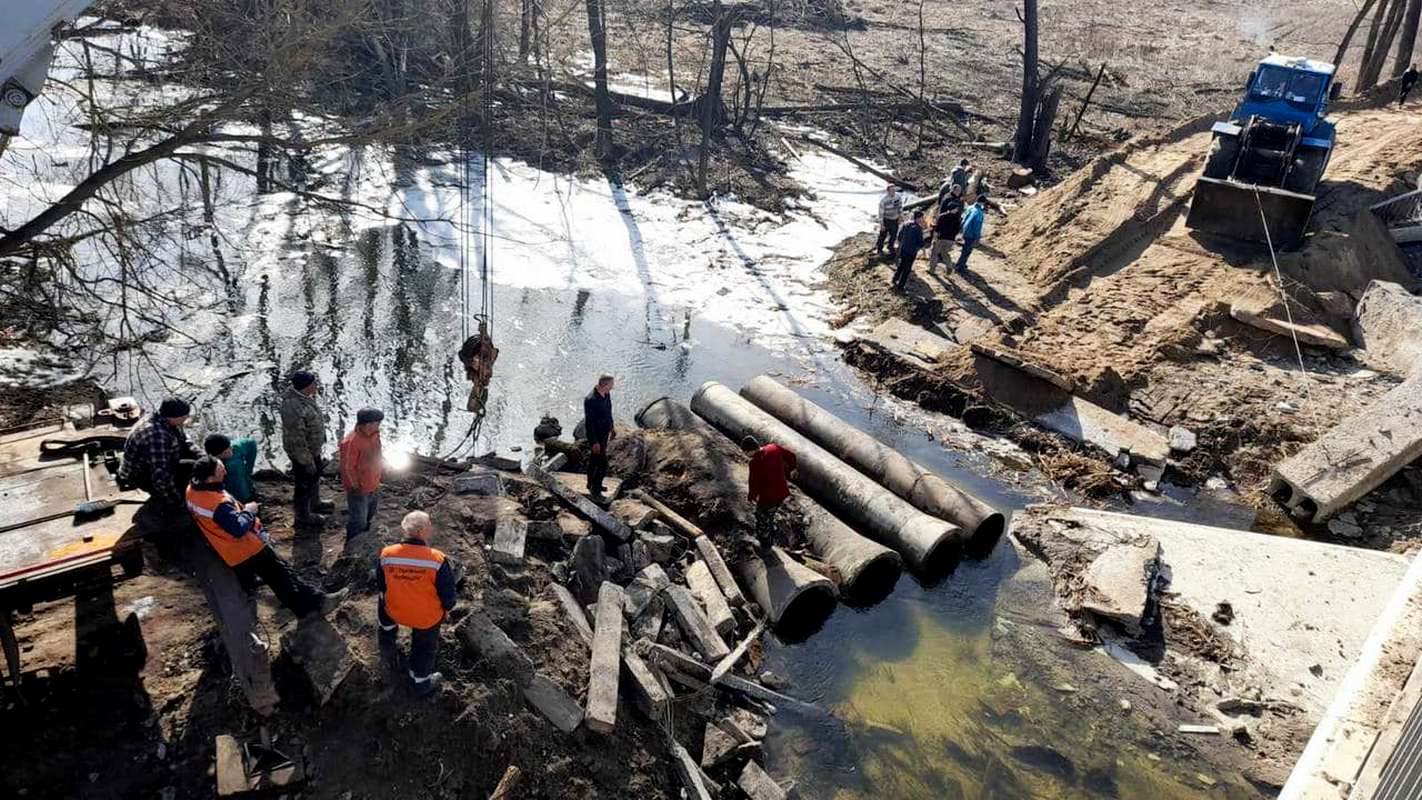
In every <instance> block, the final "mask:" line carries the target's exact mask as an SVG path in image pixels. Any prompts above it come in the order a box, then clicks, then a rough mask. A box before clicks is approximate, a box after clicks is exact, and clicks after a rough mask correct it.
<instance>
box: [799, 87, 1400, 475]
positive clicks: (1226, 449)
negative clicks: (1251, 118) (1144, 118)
mask: <svg viewBox="0 0 1422 800" xmlns="http://www.w3.org/2000/svg"><path fill="white" fill-rule="evenodd" d="M1418 120H1419V115H1418V114H1417V113H1415V112H1399V111H1396V110H1395V109H1391V108H1382V109H1363V110H1358V111H1352V112H1349V113H1346V114H1343V115H1342V116H1341V119H1340V122H1339V141H1340V146H1339V148H1338V150H1337V151H1336V153H1335V155H1334V158H1333V160H1332V162H1331V163H1330V165H1329V171H1328V176H1327V179H1326V180H1325V183H1324V186H1323V188H1322V190H1321V194H1320V200H1319V203H1318V210H1317V212H1316V214H1315V222H1314V225H1313V229H1314V230H1323V231H1330V232H1331V231H1342V230H1346V224H1347V223H1346V221H1347V220H1349V219H1351V217H1352V215H1353V214H1355V213H1356V212H1357V210H1358V209H1359V208H1362V207H1364V206H1365V205H1367V204H1369V203H1372V202H1376V200H1377V199H1378V198H1379V197H1382V196H1384V195H1385V194H1386V193H1388V192H1391V191H1396V190H1397V187H1398V186H1399V185H1400V184H1401V181H1400V180H1399V176H1402V175H1408V174H1410V175H1414V176H1415V175H1416V174H1417V170H1418V168H1419V167H1422V126H1419V125H1418ZM1208 122H1209V120H1208V119H1202V120H1199V121H1196V122H1193V123H1189V124H1187V125H1184V126H1182V127H1181V128H1179V129H1176V130H1175V131H1172V132H1170V133H1168V134H1166V135H1164V136H1163V137H1160V138H1158V139H1155V140H1152V141H1149V142H1141V143H1133V144H1131V145H1128V146H1125V147H1123V148H1121V149H1120V150H1118V151H1116V152H1113V153H1109V154H1107V155H1104V156H1102V157H1100V158H1097V159H1095V160H1094V161H1092V162H1091V163H1090V164H1088V165H1087V166H1086V167H1084V168H1083V169H1082V170H1080V171H1078V172H1076V173H1074V174H1072V175H1070V176H1068V177H1067V178H1065V179H1064V180H1063V181H1062V182H1061V183H1059V184H1057V185H1056V186H1053V187H1051V188H1049V189H1047V190H1044V191H1042V192H1041V193H1039V194H1038V195H1037V196H1035V197H1033V198H1031V199H1030V200H1027V201H1026V202H1025V203H1024V204H1023V205H1022V207H1021V208H1020V209H1017V210H1015V211H1011V212H1010V213H1009V214H1007V215H1006V217H1005V218H1004V217H1003V216H1000V215H992V216H990V218H989V221H988V226H987V237H986V239H985V243H986V244H987V246H986V247H983V248H981V252H980V254H976V255H975V256H974V259H973V263H972V264H971V265H970V272H969V273H968V274H967V275H958V276H947V275H945V274H944V271H943V270H942V269H941V268H940V269H938V270H932V271H930V270H929V269H927V268H926V267H925V266H924V265H922V264H920V265H919V266H918V267H917V268H916V274H915V277H914V279H913V280H912V281H911V282H910V287H909V291H908V292H907V293H905V294H903V295H894V294H891V293H890V292H889V291H888V288H887V283H888V275H887V273H888V269H889V267H888V266H887V265H883V264H879V263H876V262H873V261H870V262H869V264H868V266H867V268H866V257H865V250H866V247H867V246H866V241H865V239H864V238H859V239H854V240H850V241H849V242H846V243H845V244H844V245H842V246H841V248H840V250H839V253H838V257H837V258H836V259H835V260H834V261H832V262H831V263H830V265H828V267H827V270H826V271H827V274H828V277H829V282H830V285H831V287H832V288H833V290H834V291H835V292H836V294H837V295H838V297H839V299H840V301H841V302H842V303H843V304H844V305H845V306H847V307H851V308H854V309H857V311H858V312H859V314H860V315H861V316H862V317H864V318H865V319H866V320H867V321H868V322H871V323H872V322H874V321H876V320H879V319H883V318H885V317H888V316H899V317H903V318H906V319H909V320H911V321H913V322H916V323H918V324H920V325H924V326H925V327H930V328H933V327H934V326H937V328H938V329H939V330H940V331H942V332H947V333H951V334H956V335H957V337H958V339H959V340H960V341H962V342H967V341H969V340H974V341H980V342H983V343H987V344H991V345H993V346H996V347H999V348H1003V349H1007V350H1010V351H1013V352H1015V353H1016V354H1017V355H1018V356H1020V357H1021V358H1023V359H1024V360H1026V361H1028V362H1029V363H1033V364H1036V365H1039V366H1041V367H1044V368H1047V369H1048V370H1050V371H1052V372H1055V373H1057V374H1058V375H1060V376H1063V377H1064V378H1066V379H1067V380H1070V381H1071V382H1073V383H1074V384H1075V385H1076V386H1077V387H1078V388H1077V391H1078V393H1079V394H1082V395H1084V396H1085V397H1086V398H1087V399H1090V400H1092V401H1093V402H1095V403H1097V404H1099V405H1102V406H1104V407H1106V408H1108V409H1110V410H1113V411H1116V412H1118V413H1123V414H1129V415H1130V416H1131V417H1132V418H1133V419H1136V420H1137V421H1140V422H1144V423H1145V424H1147V425H1152V426H1156V427H1158V429H1159V430H1161V431H1162V432H1163V431H1164V430H1165V429H1166V428H1169V427H1170V426H1173V425H1181V426H1184V427H1187V428H1189V429H1191V430H1193V431H1195V432H1196V433H1197V435H1198V436H1199V443H1200V444H1199V447H1198V448H1197V450H1196V451H1195V452H1194V453H1192V454H1190V455H1189V456H1188V457H1184V458H1183V459H1182V460H1181V461H1180V462H1179V463H1178V464H1175V465H1174V466H1173V472H1174V473H1175V475H1176V476H1177V477H1176V478H1174V479H1175V480H1186V481H1203V480H1204V479H1205V478H1208V477H1210V476H1212V475H1223V476H1225V477H1227V478H1229V479H1230V480H1231V481H1232V482H1233V483H1235V484H1236V485H1237V487H1238V488H1239V489H1240V491H1242V492H1244V493H1250V492H1254V493H1256V496H1259V495H1258V494H1257V493H1258V492H1260V490H1261V489H1262V487H1263V486H1264V485H1265V483H1266V481H1267V478H1268V475H1269V471H1270V470H1271V469H1272V467H1273V466H1274V465H1275V464H1276V463H1277V462H1278V461H1279V460H1280V459H1281V458H1283V457H1286V456H1287V455H1289V454H1291V453H1293V452H1294V451H1296V450H1297V449H1298V447H1299V446H1301V445H1302V444H1303V443H1306V442H1308V441H1312V440H1313V439H1314V438H1316V437H1317V436H1318V435H1319V434H1320V433H1322V432H1323V431H1324V430H1326V429H1327V428H1328V427H1330V426H1332V425H1333V424H1335V423H1336V422H1338V421H1339V420H1340V419H1341V418H1342V416H1343V415H1344V414H1345V413H1346V412H1347V411H1348V410H1350V409H1354V408H1358V407H1360V406H1364V405H1366V404H1367V403H1369V402H1371V401H1372V400H1374V399H1376V398H1377V397H1378V396H1380V395H1381V394H1382V393H1384V392H1385V391H1386V390H1387V389H1389V388H1391V386H1392V385H1394V384H1395V382H1396V378H1394V377H1389V376H1381V375H1377V374H1376V373H1374V372H1372V371H1370V370H1360V368H1359V367H1358V365H1357V364H1356V362H1354V361H1353V360H1351V359H1349V358H1348V357H1346V356H1342V355H1338V354H1334V353H1331V352H1328V351H1324V350H1317V349H1313V348H1308V347H1305V348H1304V367H1305V369H1306V372H1300V370H1299V363H1298V357H1297V355H1296V353H1295V352H1294V347H1293V344H1292V342H1291V341H1290V340H1289V339H1286V338H1282V337H1278V336H1275V335H1272V334H1268V333H1265V332H1263V331H1260V330H1257V329H1255V328H1252V327H1248V326H1245V325H1243V324H1240V323H1238V322H1235V321H1234V320H1233V319H1231V318H1230V316H1229V308H1230V305H1231V303H1234V302H1237V301H1239V300H1241V298H1248V297H1251V296H1252V297H1259V298H1263V302H1262V304H1263V305H1266V306H1269V305H1272V306H1273V308H1274V313H1277V314H1278V315H1279V316H1280V318H1283V317H1282V306H1281V304H1279V303H1278V302H1277V297H1278V290H1277V288H1274V287H1275V286H1276V283H1275V281H1274V276H1273V267H1272V266H1271V264H1270V262H1269V259H1268V253H1267V251H1266V250H1262V249H1261V248H1252V247H1248V246H1244V245H1240V244H1238V243H1230V242H1225V241H1222V240H1218V239H1214V238H1211V237H1206V236H1203V235H1197V234H1195V233H1194V232H1192V231H1190V230H1188V229H1187V228H1185V227H1184V220H1183V216H1184V211H1185V200H1186V199H1188V197H1189V194H1190V190H1191V187H1192V186H1193V182H1194V180H1195V178H1196V176H1197V175H1198V174H1199V170H1200V168H1201V165H1202V161H1203V155H1204V153H1205V152H1206V149H1207V147H1208V142H1209V134H1208V133H1207V132H1203V131H1205V130H1206V126H1207V124H1208ZM1311 241H1315V242H1319V243H1320V244H1318V245H1314V244H1310V245H1308V246H1306V248H1305V249H1304V250H1303V251H1302V252H1301V253H1297V254H1286V255H1285V257H1284V259H1282V263H1281V267H1282V268H1283V269H1284V270H1285V272H1286V274H1298V273H1297V272H1296V267H1297V265H1298V264H1299V263H1301V262H1304V261H1307V260H1308V259H1311V258H1318V257H1319V256H1318V255H1317V254H1316V253H1315V250H1317V249H1318V247H1324V248H1326V249H1327V248H1333V247H1337V246H1339V245H1338V240H1337V239H1336V238H1335V237H1333V236H1332V235H1327V234H1324V235H1319V236H1316V237H1314V239H1313V240H1311ZM866 269H867V270H868V271H869V272H871V273H872V275H873V277H872V278H871V279H869V280H865V272H866ZM1287 285H1288V289H1289V293H1290V310H1291V311H1292V312H1293V313H1294V315H1295V320H1296V321H1298V322H1322V323H1324V324H1329V325H1332V326H1333V327H1334V328H1335V329H1336V330H1337V331H1338V332H1339V333H1342V334H1344V335H1347V326H1346V320H1345V319H1344V318H1342V317H1339V316H1331V315H1330V314H1329V312H1328V311H1327V310H1326V304H1325V303H1324V302H1323V300H1322V299H1321V298H1320V297H1319V296H1318V295H1315V294H1314V293H1313V292H1311V291H1309V290H1308V288H1307V287H1305V286H1303V285H1301V284H1298V283H1296V282H1294V281H1293V280H1292V279H1290V280H1288V282H1287ZM850 350H854V348H853V347H851V348H850ZM851 360H854V357H853V356H851ZM860 360H861V361H862V359H860ZM973 363H974V359H973V358H972V356H971V354H969V353H968V352H967V348H966V347H964V348H962V350H961V351H960V357H959V358H954V359H949V361H948V362H946V363H943V364H940V365H938V367H937V368H936V370H935V378H934V379H933V380H941V381H943V382H945V383H946V384H949V385H951V386H952V387H953V388H954V390H955V391H954V392H953V394H955V395H960V396H961V395H966V396H968V397H977V398H980V400H981V401H982V402H988V401H990V400H991V398H985V397H982V396H981V393H980V392H981V386H980V384H979V383H978V382H977V381H976V379H975V370H974V368H973ZM861 366H865V367H868V368H869V369H870V370H871V371H876V367H875V365H873V364H862V363H861ZM905 379H906V378H905V377H904V376H902V375H895V376H891V377H890V380H898V381H902V380H905ZM916 380H920V381H922V380H929V379H926V378H919V379H916ZM934 394H936V395H939V396H942V393H941V392H937V391H935V392H934ZM956 403H957V404H958V405H963V406H966V405H971V401H966V400H958V401H956ZM1042 462H1043V466H1044V467H1046V468H1048V469H1050V468H1051V467H1052V464H1051V463H1050V462H1049V461H1048V460H1047V459H1042ZM1068 466H1069V465H1068Z"/></svg>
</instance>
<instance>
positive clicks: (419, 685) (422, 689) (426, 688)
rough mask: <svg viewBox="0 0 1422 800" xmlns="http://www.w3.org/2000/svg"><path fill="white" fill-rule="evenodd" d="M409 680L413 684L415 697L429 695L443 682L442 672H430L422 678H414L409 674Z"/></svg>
mask: <svg viewBox="0 0 1422 800" xmlns="http://www.w3.org/2000/svg"><path fill="white" fill-rule="evenodd" d="M410 681H411V682H412V683H413V684H414V685H415V696H416V697H429V696H430V695H432V694H434V693H435V692H437V691H439V687H440V685H441V684H443V683H444V673H442V672H431V673H430V674H429V675H428V676H426V677H425V679H424V680H416V679H415V676H414V675H411V676H410Z"/></svg>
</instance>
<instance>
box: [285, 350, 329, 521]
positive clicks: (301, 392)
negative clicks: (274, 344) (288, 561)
mask: <svg viewBox="0 0 1422 800" xmlns="http://www.w3.org/2000/svg"><path fill="white" fill-rule="evenodd" d="M319 391H321V386H320V384H319V383H318V382H317V381H316V376H315V375H314V374H313V373H310V372H306V371H301V372H294V373H292V375H291V386H290V387H289V388H288V389H287V390H286V395H285V396H284V397H282V400H281V443H282V447H283V448H285V449H286V456H287V458H290V459H291V477H292V480H293V482H294V483H295V484H296V485H295V487H294V488H293V490H292V497H291V499H292V505H293V506H294V507H295V512H296V515H295V516H296V524H297V525H303V526H310V527H314V528H319V527H321V526H322V525H325V524H326V518H325V517H324V516H322V513H323V512H326V511H331V510H332V509H334V508H335V507H336V504H335V503H332V502H329V501H323V500H322V499H321V470H322V468H323V467H324V466H325V463H324V462H323V461H322V460H321V450H322V449H323V448H324V447H325V446H326V412H325V411H324V410H323V409H322V408H321V403H320V402H319V401H318V400H317V399H316V393H317V392H319Z"/></svg>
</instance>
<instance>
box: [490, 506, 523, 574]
mask: <svg viewBox="0 0 1422 800" xmlns="http://www.w3.org/2000/svg"><path fill="white" fill-rule="evenodd" d="M527 538H528V522H526V521H525V520H521V519H514V518H513V517H499V520H498V522H496V523H495V524H494V549H493V558H494V560H495V561H497V562H498V563H500V564H522V563H523V549H524V545H525V543H526V542H527Z"/></svg>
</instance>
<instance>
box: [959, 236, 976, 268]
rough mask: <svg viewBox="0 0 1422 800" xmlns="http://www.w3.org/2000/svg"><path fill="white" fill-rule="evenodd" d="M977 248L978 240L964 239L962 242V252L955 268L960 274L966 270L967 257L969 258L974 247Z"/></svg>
mask: <svg viewBox="0 0 1422 800" xmlns="http://www.w3.org/2000/svg"><path fill="white" fill-rule="evenodd" d="M977 246H978V240H977V239H964V240H963V252H962V253H960V254H959V255H958V266H957V269H958V271H960V272H961V271H963V270H965V269H967V268H968V256H970V255H972V254H973V248H974V247H977Z"/></svg>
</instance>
